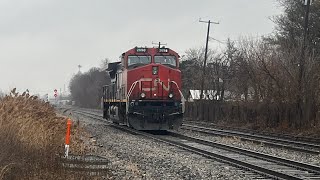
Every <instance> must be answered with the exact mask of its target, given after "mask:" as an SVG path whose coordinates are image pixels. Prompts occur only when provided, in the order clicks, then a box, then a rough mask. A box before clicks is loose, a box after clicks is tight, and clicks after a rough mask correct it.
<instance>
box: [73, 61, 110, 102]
mask: <svg viewBox="0 0 320 180" xmlns="http://www.w3.org/2000/svg"><path fill="white" fill-rule="evenodd" d="M107 62H108V60H104V61H103V63H102V65H101V67H99V68H98V67H94V68H91V69H90V70H89V71H87V72H84V73H82V72H80V71H79V72H78V73H77V74H75V75H74V76H73V77H72V79H71V80H70V84H69V89H70V93H71V99H72V100H73V101H74V102H75V105H77V106H80V107H85V108H99V107H100V104H101V97H102V87H103V86H104V85H107V84H110V77H109V74H108V73H107V71H106V70H105V69H106V64H107Z"/></svg>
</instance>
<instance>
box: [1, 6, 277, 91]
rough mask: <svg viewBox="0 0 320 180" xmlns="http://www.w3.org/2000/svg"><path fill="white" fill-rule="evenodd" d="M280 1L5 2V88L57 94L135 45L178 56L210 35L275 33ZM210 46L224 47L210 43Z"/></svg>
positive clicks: (235, 37) (235, 35)
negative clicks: (163, 47)
mask: <svg viewBox="0 0 320 180" xmlns="http://www.w3.org/2000/svg"><path fill="white" fill-rule="evenodd" d="M280 13H281V10H280V9H279V6H278V4H277V1H276V0H228V1H224V0H161V1H158V0H134V1H133V0H117V1H111V0H0V64H1V65H0V80H1V81H0V89H1V90H4V91H8V90H9V89H10V88H13V87H17V88H18V89H19V90H20V91H21V90H24V89H26V88H29V89H30V91H31V93H37V92H39V93H41V94H44V93H46V92H47V93H50V94H53V89H54V88H57V89H59V88H62V90H63V87H64V84H65V85H66V87H67V86H68V82H69V79H70V78H71V77H72V75H73V74H75V73H76V72H77V71H78V68H77V65H78V64H81V65H82V66H83V68H82V70H83V71H85V70H88V69H89V68H90V67H93V66H99V64H100V63H101V60H102V59H104V58H110V59H111V60H113V61H116V60H118V57H119V56H120V54H121V53H123V52H124V51H126V50H128V49H130V48H133V47H135V46H152V44H151V42H152V41H154V42H158V41H161V42H164V43H167V44H168V47H170V48H171V49H174V50H176V51H177V52H178V53H180V54H181V55H183V54H184V52H185V50H186V49H188V48H194V47H200V46H203V45H204V43H205V36H206V30H207V27H206V24H202V23H199V22H198V20H199V18H202V19H203V20H208V19H211V20H214V21H219V22H220V24H219V25H214V26H213V27H212V31H211V36H212V37H214V38H216V39H218V40H221V41H223V40H225V39H227V38H228V37H230V38H231V39H237V38H238V37H239V36H247V35H252V36H255V37H257V36H259V35H264V34H269V33H271V32H272V31H273V27H274V24H273V23H272V22H271V21H270V20H269V17H271V16H273V15H277V14H280ZM210 46H211V47H220V46H221V44H219V43H218V42H210Z"/></svg>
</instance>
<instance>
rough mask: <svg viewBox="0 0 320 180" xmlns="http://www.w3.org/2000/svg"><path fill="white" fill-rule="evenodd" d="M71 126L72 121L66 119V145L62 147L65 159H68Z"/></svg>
mask: <svg viewBox="0 0 320 180" xmlns="http://www.w3.org/2000/svg"><path fill="white" fill-rule="evenodd" d="M71 124H72V121H71V119H69V118H68V120H67V132H66V144H65V146H64V150H65V157H68V155H69V144H70V134H71V133H70V131H71Z"/></svg>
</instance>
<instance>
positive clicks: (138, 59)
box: [128, 56, 151, 67]
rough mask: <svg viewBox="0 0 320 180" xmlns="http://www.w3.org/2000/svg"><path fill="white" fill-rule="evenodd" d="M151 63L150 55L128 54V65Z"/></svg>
mask: <svg viewBox="0 0 320 180" xmlns="http://www.w3.org/2000/svg"><path fill="white" fill-rule="evenodd" d="M150 63H151V56H128V67H132V66H139V65H144V64H150Z"/></svg>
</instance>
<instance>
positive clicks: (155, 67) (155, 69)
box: [152, 66, 159, 75]
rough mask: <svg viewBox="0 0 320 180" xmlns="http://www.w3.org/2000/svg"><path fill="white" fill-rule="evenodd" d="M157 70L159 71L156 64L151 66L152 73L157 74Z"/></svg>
mask: <svg viewBox="0 0 320 180" xmlns="http://www.w3.org/2000/svg"><path fill="white" fill-rule="evenodd" d="M158 71H159V68H158V66H153V67H152V75H158Z"/></svg>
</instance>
